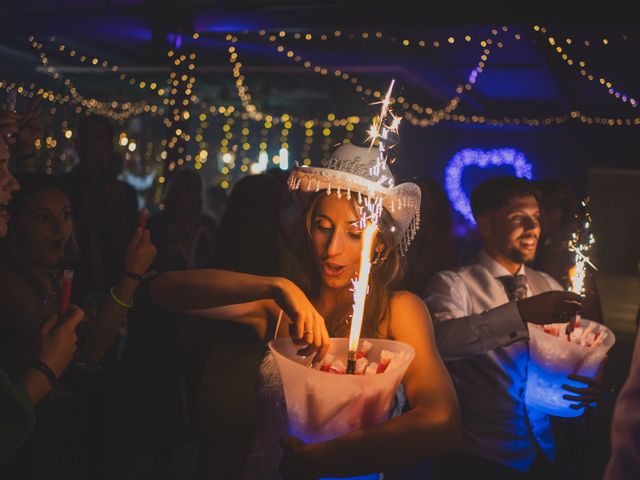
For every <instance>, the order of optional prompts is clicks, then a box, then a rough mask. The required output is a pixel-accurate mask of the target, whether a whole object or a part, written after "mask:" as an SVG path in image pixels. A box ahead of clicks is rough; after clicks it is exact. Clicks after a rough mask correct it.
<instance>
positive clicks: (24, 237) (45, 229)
mask: <svg viewBox="0 0 640 480" xmlns="http://www.w3.org/2000/svg"><path fill="white" fill-rule="evenodd" d="M20 217H21V218H20V220H19V221H18V222H17V225H16V232H15V233H16V235H17V239H18V241H19V242H20V245H21V246H22V247H23V248H24V250H25V252H26V254H27V258H28V259H29V261H30V262H31V263H33V264H34V265H37V266H40V267H44V268H53V267H55V266H56V265H57V264H58V263H59V262H60V260H61V259H62V255H63V253H64V248H65V246H66V245H67V242H68V241H69V237H70V236H71V231H72V228H73V224H72V221H71V206H70V204H69V199H68V198H67V196H66V195H65V194H64V193H63V192H62V191H61V190H59V189H57V188H50V189H48V190H43V191H41V192H38V193H36V194H35V195H33V196H32V197H31V198H29V199H27V201H26V202H25V206H24V209H23V210H22V212H21V215H20Z"/></svg>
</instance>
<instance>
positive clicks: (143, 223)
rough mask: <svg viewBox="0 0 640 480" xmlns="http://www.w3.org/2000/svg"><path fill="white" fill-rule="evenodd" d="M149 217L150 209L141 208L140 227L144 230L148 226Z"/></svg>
mask: <svg viewBox="0 0 640 480" xmlns="http://www.w3.org/2000/svg"><path fill="white" fill-rule="evenodd" d="M148 219H149V210H147V209H146V208H143V209H142V210H140V216H139V217H138V228H141V229H142V230H144V229H145V227H146V226H147V220H148Z"/></svg>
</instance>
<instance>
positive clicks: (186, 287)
mask: <svg viewBox="0 0 640 480" xmlns="http://www.w3.org/2000/svg"><path fill="white" fill-rule="evenodd" d="M287 282H288V283H291V282H290V281H289V280H287V279H285V278H281V277H263V276H260V275H250V274H248V273H238V272H230V271H228V270H214V269H198V270H182V271H177V272H166V273H161V274H160V275H158V276H157V277H156V278H155V279H154V280H153V283H152V284H151V287H150V290H149V291H150V293H151V297H152V298H153V299H154V301H155V302H157V303H158V304H160V305H162V306H163V307H165V308H169V309H171V310H177V311H186V310H200V309H209V308H213V307H221V306H225V305H235V304H238V303H248V302H255V301H256V300H266V299H275V298H277V297H278V296H279V295H280V292H281V291H283V290H284V289H285V288H287V287H288V286H287V285H286V283H287Z"/></svg>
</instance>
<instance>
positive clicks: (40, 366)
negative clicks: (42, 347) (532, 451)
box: [29, 360, 58, 389]
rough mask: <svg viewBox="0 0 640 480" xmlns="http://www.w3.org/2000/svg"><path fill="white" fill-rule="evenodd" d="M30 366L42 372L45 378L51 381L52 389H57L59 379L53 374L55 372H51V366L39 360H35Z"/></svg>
mask: <svg viewBox="0 0 640 480" xmlns="http://www.w3.org/2000/svg"><path fill="white" fill-rule="evenodd" d="M29 366H30V367H31V368H35V369H36V370H38V371H39V372H41V373H42V374H43V375H44V376H45V377H47V380H49V383H50V384H51V388H52V389H53V388H56V384H57V383H58V377H56V374H55V373H53V370H51V368H50V367H49V365H47V364H46V363H44V362H41V361H39V360H34V361H33V362H31V363H29Z"/></svg>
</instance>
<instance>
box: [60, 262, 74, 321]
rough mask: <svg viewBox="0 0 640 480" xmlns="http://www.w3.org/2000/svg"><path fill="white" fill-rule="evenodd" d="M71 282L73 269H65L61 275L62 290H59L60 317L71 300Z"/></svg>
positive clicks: (65, 311)
mask: <svg viewBox="0 0 640 480" xmlns="http://www.w3.org/2000/svg"><path fill="white" fill-rule="evenodd" d="M72 282H73V270H65V271H64V274H63V276H62V290H61V291H60V302H59V303H58V316H59V317H60V318H62V317H63V316H64V315H65V314H66V313H67V310H68V309H69V301H70V300H71V283H72Z"/></svg>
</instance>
